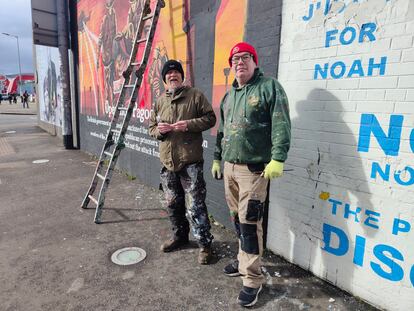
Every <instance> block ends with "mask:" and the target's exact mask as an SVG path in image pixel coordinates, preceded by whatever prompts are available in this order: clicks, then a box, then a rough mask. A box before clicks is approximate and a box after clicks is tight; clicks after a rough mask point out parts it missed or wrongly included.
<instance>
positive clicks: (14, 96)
mask: <svg viewBox="0 0 414 311" xmlns="http://www.w3.org/2000/svg"><path fill="white" fill-rule="evenodd" d="M13 103H15V104H17V94H16V93H14V94H13Z"/></svg>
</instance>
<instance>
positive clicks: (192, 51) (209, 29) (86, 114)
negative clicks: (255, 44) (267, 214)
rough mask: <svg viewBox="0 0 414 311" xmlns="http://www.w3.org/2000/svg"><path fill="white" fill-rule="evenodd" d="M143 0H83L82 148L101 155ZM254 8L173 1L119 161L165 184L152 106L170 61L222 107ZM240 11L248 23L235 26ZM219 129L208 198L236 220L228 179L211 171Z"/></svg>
mask: <svg viewBox="0 0 414 311" xmlns="http://www.w3.org/2000/svg"><path fill="white" fill-rule="evenodd" d="M139 3H140V2H139V1H129V0H118V1H115V2H114V1H106V2H104V1H97V0H80V1H78V5H77V16H78V40H79V84H80V132H81V149H83V150H85V151H88V152H91V153H94V154H99V153H100V150H101V148H102V144H103V142H104V140H105V138H106V131H107V129H108V125H109V122H110V118H111V116H112V112H113V110H112V109H113V108H114V107H115V105H116V100H117V96H118V94H119V86H120V85H121V83H122V71H123V70H124V68H125V66H126V64H127V61H128V59H127V57H128V55H129V52H130V50H131V40H132V36H133V34H134V29H133V28H134V26H133V25H134V23H133V21H134V19H136V15H137V14H133V13H132V12H141V8H140V6H139ZM152 3H153V4H154V3H155V2H154V1H152ZM246 14H247V1H235V0H231V1H230V0H223V1H189V0H184V1H166V7H165V8H164V9H162V11H161V15H160V18H159V21H158V25H157V31H156V35H155V37H154V42H153V49H152V52H151V55H150V58H149V62H148V65H147V69H146V71H145V75H144V81H143V87H142V88H141V90H140V93H139V99H138V101H137V103H136V107H135V109H134V113H133V116H132V119H131V121H130V123H129V125H130V126H129V129H128V132H127V135H126V139H127V141H126V148H125V149H124V150H123V151H122V153H121V156H120V158H119V161H118V167H120V168H122V169H125V170H126V171H128V172H129V173H130V174H132V175H135V176H137V177H138V178H139V179H140V180H142V181H144V182H146V183H148V184H150V185H153V186H156V187H158V185H159V170H160V163H159V155H158V142H157V141H156V140H154V139H152V138H151V137H149V136H148V130H147V127H148V119H149V116H150V111H151V108H152V105H153V104H154V103H155V101H156V100H157V98H158V97H159V96H160V95H161V94H162V93H163V92H164V85H163V82H162V77H161V68H162V66H163V64H164V63H165V62H166V61H167V60H168V59H178V60H180V61H181V62H182V64H183V67H184V71H185V80H186V81H185V83H186V84H188V85H194V86H196V87H198V88H200V89H201V90H202V91H203V92H205V94H206V95H207V97H208V98H209V99H210V100H211V102H212V105H213V107H214V109H215V110H218V107H219V103H220V101H219V99H220V98H221V97H222V96H223V95H224V92H225V88H226V83H231V82H232V80H233V77H232V76H226V72H225V70H228V69H226V68H228V63H227V57H228V56H227V55H228V51H229V50H230V46H231V45H232V44H235V43H236V42H237V41H241V40H242V39H243V35H244V28H245V21H246V18H247V17H246ZM234 18H235V19H237V20H239V21H240V23H239V24H237V25H234V26H233V27H228V24H229V22H230V21H231V19H234ZM226 78H227V79H226ZM213 96H214V100H212V98H213ZM215 132H216V131H215V128H214V129H212V130H210V131H206V132H205V133H204V144H203V146H204V150H205V152H204V156H205V170H206V174H205V178H206V180H207V184H208V189H207V193H208V196H207V201H208V205H209V210H210V212H211V213H212V214H213V215H214V216H215V217H216V218H217V219H219V221H220V222H222V223H225V224H228V225H230V223H229V216H228V209H227V207H226V204H225V200H224V191H223V185H222V183H220V182H217V183H214V182H213V181H212V180H211V178H210V174H209V171H210V167H211V162H212V155H213V148H214V143H215V135H216V134H215Z"/></svg>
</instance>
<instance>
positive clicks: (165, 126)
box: [157, 122, 174, 134]
mask: <svg viewBox="0 0 414 311" xmlns="http://www.w3.org/2000/svg"><path fill="white" fill-rule="evenodd" d="M157 128H158V130H159V131H160V133H161V134H165V133H168V132H171V131H172V130H173V129H174V128H173V127H172V125H171V124H169V123H164V122H160V123H158V126H157Z"/></svg>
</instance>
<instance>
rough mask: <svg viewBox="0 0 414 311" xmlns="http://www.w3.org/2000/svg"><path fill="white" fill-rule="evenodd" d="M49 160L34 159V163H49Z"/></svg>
mask: <svg viewBox="0 0 414 311" xmlns="http://www.w3.org/2000/svg"><path fill="white" fill-rule="evenodd" d="M47 162H49V160H48V159H40V160H34V161H33V162H32V163H33V164H42V163H47Z"/></svg>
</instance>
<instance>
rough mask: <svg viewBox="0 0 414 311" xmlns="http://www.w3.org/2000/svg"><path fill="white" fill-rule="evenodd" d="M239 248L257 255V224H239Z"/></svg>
mask: <svg viewBox="0 0 414 311" xmlns="http://www.w3.org/2000/svg"><path fill="white" fill-rule="evenodd" d="M240 231H241V235H240V244H241V246H240V247H241V249H242V250H243V251H245V252H246V253H247V254H254V255H259V239H258V237H257V225H251V224H240Z"/></svg>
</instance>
